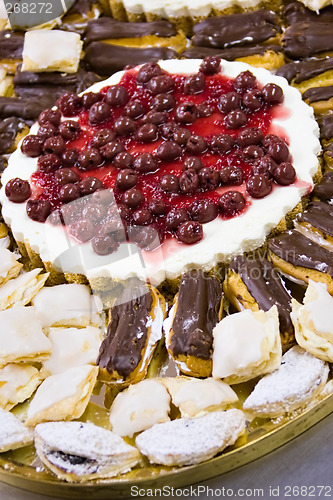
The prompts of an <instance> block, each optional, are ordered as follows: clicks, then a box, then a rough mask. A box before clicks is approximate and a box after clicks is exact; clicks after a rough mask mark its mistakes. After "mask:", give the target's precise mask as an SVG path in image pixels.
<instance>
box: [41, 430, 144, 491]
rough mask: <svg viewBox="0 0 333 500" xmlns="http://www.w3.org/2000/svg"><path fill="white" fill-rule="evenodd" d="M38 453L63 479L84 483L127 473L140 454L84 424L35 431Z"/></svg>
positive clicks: (109, 435)
mask: <svg viewBox="0 0 333 500" xmlns="http://www.w3.org/2000/svg"><path fill="white" fill-rule="evenodd" d="M35 446H36V452H37V455H38V456H39V458H40V459H41V461H42V462H43V464H45V465H46V466H47V467H48V468H49V469H51V471H52V472H54V474H56V475H57V476H58V477H59V478H60V479H64V480H66V481H68V482H83V481H87V480H88V479H97V478H106V477H113V476H116V475H118V474H123V473H124V472H128V471H129V470H130V469H131V468H132V467H134V466H135V465H136V464H137V463H138V462H139V461H140V453H139V452H138V450H137V449H136V448H135V447H134V446H130V445H129V444H127V443H125V441H124V440H123V439H122V438H120V437H119V436H117V434H115V433H113V432H111V431H108V430H106V429H103V428H102V427H98V426H97V425H94V424H91V423H83V422H48V423H43V424H39V425H37V427H36V428H35Z"/></svg>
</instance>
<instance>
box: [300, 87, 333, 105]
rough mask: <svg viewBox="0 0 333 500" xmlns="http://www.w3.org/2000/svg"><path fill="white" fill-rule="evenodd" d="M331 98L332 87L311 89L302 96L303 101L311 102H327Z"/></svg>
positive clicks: (332, 93)
mask: <svg viewBox="0 0 333 500" xmlns="http://www.w3.org/2000/svg"><path fill="white" fill-rule="evenodd" d="M332 97H333V85H328V86H327V87H312V88H310V89H308V90H306V91H305V92H304V94H303V99H304V101H306V100H307V101H309V103H310V104H311V103H312V102H318V101H327V100H328V99H331V98H332Z"/></svg>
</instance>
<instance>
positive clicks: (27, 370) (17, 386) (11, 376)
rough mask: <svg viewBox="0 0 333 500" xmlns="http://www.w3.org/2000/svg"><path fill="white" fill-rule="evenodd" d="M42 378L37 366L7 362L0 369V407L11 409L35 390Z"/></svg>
mask: <svg viewBox="0 0 333 500" xmlns="http://www.w3.org/2000/svg"><path fill="white" fill-rule="evenodd" d="M41 381H42V378H41V376H40V373H39V371H38V370H37V368H35V367H34V366H31V365H26V364H15V363H9V365H6V366H4V367H3V368H1V369H0V407H1V408H3V409H4V410H8V411H9V410H11V409H12V408H13V406H15V405H17V404H18V403H22V402H23V401H25V400H26V399H28V398H30V396H31V395H32V394H33V393H34V392H35V390H36V389H37V387H38V386H39V384H40V383H41Z"/></svg>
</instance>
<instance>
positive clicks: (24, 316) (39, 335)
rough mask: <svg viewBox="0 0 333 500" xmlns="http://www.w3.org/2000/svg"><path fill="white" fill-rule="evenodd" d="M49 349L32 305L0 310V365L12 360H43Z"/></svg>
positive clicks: (49, 345)
mask: <svg viewBox="0 0 333 500" xmlns="http://www.w3.org/2000/svg"><path fill="white" fill-rule="evenodd" d="M51 349H52V344H51V342H50V340H49V339H48V338H47V337H46V335H45V334H44V332H43V330H42V325H41V323H40V320H39V318H38V316H37V313H36V310H35V308H34V307H22V306H18V307H14V308H11V309H7V310H5V311H0V367H3V366H5V365H7V364H8V363H13V362H15V363H20V362H30V363H32V362H36V361H44V360H45V359H47V358H48V357H49V355H50V353H51Z"/></svg>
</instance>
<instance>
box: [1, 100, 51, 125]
mask: <svg viewBox="0 0 333 500" xmlns="http://www.w3.org/2000/svg"><path fill="white" fill-rule="evenodd" d="M51 97H52V98H50V96H49V95H41V96H40V97H39V98H38V97H35V98H30V97H26V98H25V97H2V96H0V118H8V117H13V116H17V117H18V118H22V119H23V120H36V119H37V118H38V116H39V115H40V113H41V112H42V111H44V109H46V108H49V107H50V106H53V104H54V102H55V100H56V99H54V98H53V97H54V96H51Z"/></svg>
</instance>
